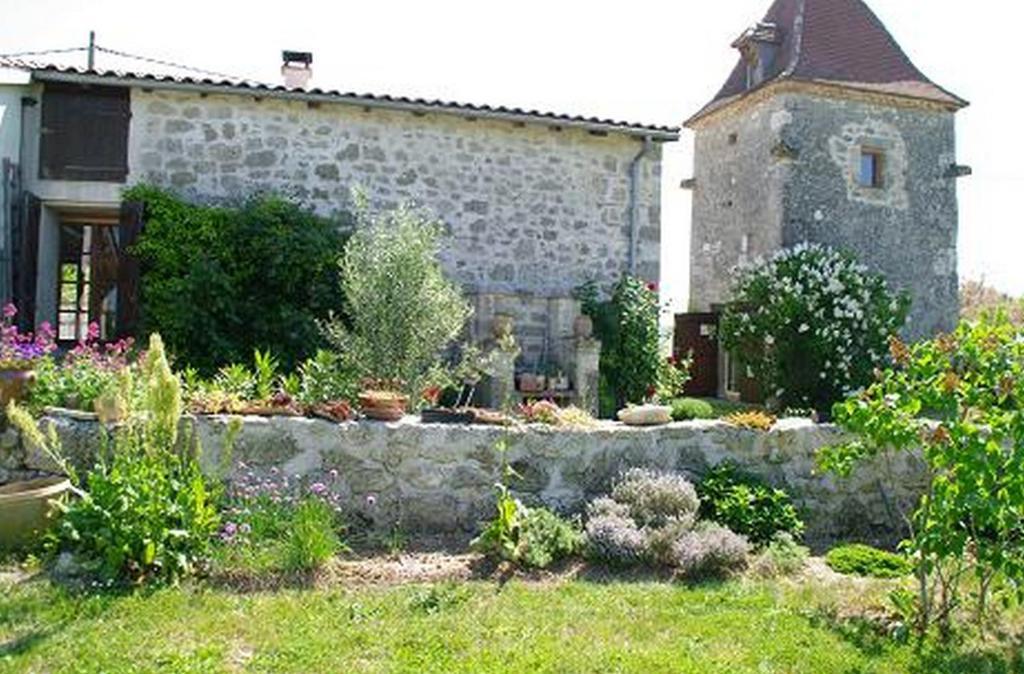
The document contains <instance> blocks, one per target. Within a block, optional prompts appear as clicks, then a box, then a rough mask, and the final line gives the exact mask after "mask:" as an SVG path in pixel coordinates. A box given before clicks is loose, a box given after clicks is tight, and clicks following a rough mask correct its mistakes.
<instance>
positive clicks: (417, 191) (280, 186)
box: [128, 88, 661, 297]
mask: <svg viewBox="0 0 1024 674" xmlns="http://www.w3.org/2000/svg"><path fill="white" fill-rule="evenodd" d="M131 108H132V126H131V134H130V147H129V158H128V162H129V171H130V173H129V182H132V183H134V182H139V181H146V182H150V183H154V184H157V185H163V186H166V187H171V188H174V189H175V190H178V191H180V192H183V193H185V194H186V195H190V196H194V197H197V198H200V199H207V200H211V199H214V200H215V199H225V198H239V197H244V196H247V195H250V194H252V193H253V192H257V191H274V192H279V193H283V194H285V195H287V196H290V197H293V198H295V199H297V200H299V201H302V202H304V203H306V204H308V205H310V206H312V207H313V208H315V209H316V210H317V211H318V212H320V213H323V214H328V215H329V214H331V213H332V212H335V211H337V210H339V209H341V208H343V207H345V206H346V204H348V203H349V197H350V189H351V188H352V187H354V186H361V187H362V188H364V189H365V190H366V191H367V193H368V195H369V197H370V198H371V200H372V201H374V202H376V203H378V204H380V205H394V204H397V203H399V202H403V201H407V200H412V201H414V202H416V203H418V204H420V205H422V206H425V207H427V208H429V209H430V210H432V211H433V212H434V213H436V214H437V215H438V216H439V217H441V218H442V219H443V220H444V221H445V222H446V223H447V225H448V227H449V229H450V234H451V236H452V239H451V241H450V243H449V245H447V246H446V247H445V249H444V251H443V257H444V261H445V264H446V267H447V269H448V271H449V272H450V273H451V274H452V275H453V277H454V278H455V279H456V280H458V281H459V282H460V283H462V284H463V286H464V287H465V288H466V289H467V290H469V291H471V292H490V293H533V294H536V295H538V296H541V297H551V296H560V295H561V296H567V295H568V293H569V291H570V290H571V289H572V288H573V287H575V286H576V285H578V284H580V283H582V282H583V281H586V280H588V279H589V278H594V279H597V280H598V281H601V282H605V283H611V282H612V281H614V280H616V279H617V277H618V275H619V274H621V273H622V272H623V271H625V270H626V269H627V268H628V251H629V239H630V227H629V187H630V179H629V173H630V164H631V162H632V160H633V158H634V157H636V156H637V154H638V153H639V152H640V150H641V149H642V143H641V142H640V141H639V139H636V138H631V137H628V136H626V135H623V134H615V133H610V134H605V135H599V134H594V133H590V132H588V131H585V130H580V129H574V128H561V127H560V128H552V127H550V126H541V125H533V124H516V123H512V122H507V121H491V120H483V119H478V120H472V119H467V118H464V117H459V116H457V115H452V114H441V113H438V114H423V113H412V112H404V111H393V110H383V109H372V110H371V109H364V108H361V107H358V106H354V105H345V104H328V103H323V104H312V105H310V104H307V103H305V102H300V101H287V100H280V99H273V98H259V97H252V96H241V95H205V96H200V95H198V94H192V93H185V92H172V91H146V90H143V89H138V88H136V89H133V90H132V103H131ZM660 157H661V148H660V144H655V147H654V151H653V153H652V156H651V157H649V158H647V159H644V160H643V161H642V164H641V172H640V174H641V175H640V181H639V190H638V198H639V203H640V206H641V208H640V209H639V211H640V218H639V220H640V221H639V247H638V251H639V252H638V257H637V271H638V273H639V274H640V275H641V276H643V277H644V278H646V279H648V280H657V278H658V272H659V268H658V266H659V244H660V219H661V214H660V172H661V170H660V167H661V158H660Z"/></svg>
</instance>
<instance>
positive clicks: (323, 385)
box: [296, 349, 359, 405]
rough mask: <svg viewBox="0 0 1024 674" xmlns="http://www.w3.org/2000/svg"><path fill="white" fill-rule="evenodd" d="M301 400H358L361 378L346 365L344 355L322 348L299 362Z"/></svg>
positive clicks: (305, 401) (299, 397)
mask: <svg viewBox="0 0 1024 674" xmlns="http://www.w3.org/2000/svg"><path fill="white" fill-rule="evenodd" d="M298 375H299V390H298V391H297V392H296V397H297V398H298V399H299V401H300V402H303V403H306V404H307V405H311V404H314V403H320V402H327V401H338V400H355V398H356V395H358V393H359V390H358V389H359V378H358V377H357V376H356V375H355V374H354V373H353V371H352V369H351V368H349V367H346V366H345V362H344V359H343V358H342V357H341V356H340V355H338V354H336V353H334V352H333V351H326V350H323V349H321V350H319V351H317V352H316V354H315V355H314V356H313V357H312V358H308V359H306V360H305V361H303V363H302V364H301V365H300V366H299V371H298Z"/></svg>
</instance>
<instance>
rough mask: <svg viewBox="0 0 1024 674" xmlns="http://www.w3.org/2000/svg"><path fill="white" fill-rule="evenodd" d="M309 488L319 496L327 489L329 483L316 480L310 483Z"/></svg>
mask: <svg viewBox="0 0 1024 674" xmlns="http://www.w3.org/2000/svg"><path fill="white" fill-rule="evenodd" d="M309 490H310V491H311V492H313V493H314V494H316V495H317V496H320V495H322V494H323V493H325V492H326V491H327V485H325V484H324V483H323V482H314V483H313V484H311V485H310V487H309Z"/></svg>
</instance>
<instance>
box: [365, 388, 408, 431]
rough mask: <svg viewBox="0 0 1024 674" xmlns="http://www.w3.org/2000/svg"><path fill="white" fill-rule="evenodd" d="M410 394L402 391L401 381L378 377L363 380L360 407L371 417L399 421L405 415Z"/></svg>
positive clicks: (379, 419) (378, 419)
mask: <svg viewBox="0 0 1024 674" xmlns="http://www.w3.org/2000/svg"><path fill="white" fill-rule="evenodd" d="M408 406H409V396H407V395H406V394H404V393H402V385H401V382H398V381H391V380H384V379H376V380H366V381H364V382H363V390H362V392H361V393H360V394H359V409H360V410H361V411H362V413H363V414H364V415H366V417H367V418H369V419H376V420H377V421H398V420H399V419H401V418H402V417H403V416H405V410H406V408H407V407H408Z"/></svg>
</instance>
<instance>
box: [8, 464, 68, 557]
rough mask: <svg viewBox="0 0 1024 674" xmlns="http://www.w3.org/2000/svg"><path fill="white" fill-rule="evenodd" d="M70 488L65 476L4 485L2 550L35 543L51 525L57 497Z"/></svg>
mask: <svg viewBox="0 0 1024 674" xmlns="http://www.w3.org/2000/svg"><path fill="white" fill-rule="evenodd" d="M70 490H71V482H69V481H68V479H67V478H66V477H62V476H58V477H44V478H39V479H37V480H26V481H23V482H12V483H10V484H5V485H3V486H0V550H12V549H15V548H19V547H21V546H23V545H25V544H27V543H31V542H32V540H33V538H34V537H37V536H39V535H40V534H41V533H42V532H43V531H45V530H46V529H47V527H49V526H50V523H51V521H52V518H53V516H54V511H55V508H56V503H57V501H58V500H59V499H60V498H61V497H63V496H64V495H65V494H67V493H68V492H69V491H70Z"/></svg>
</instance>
